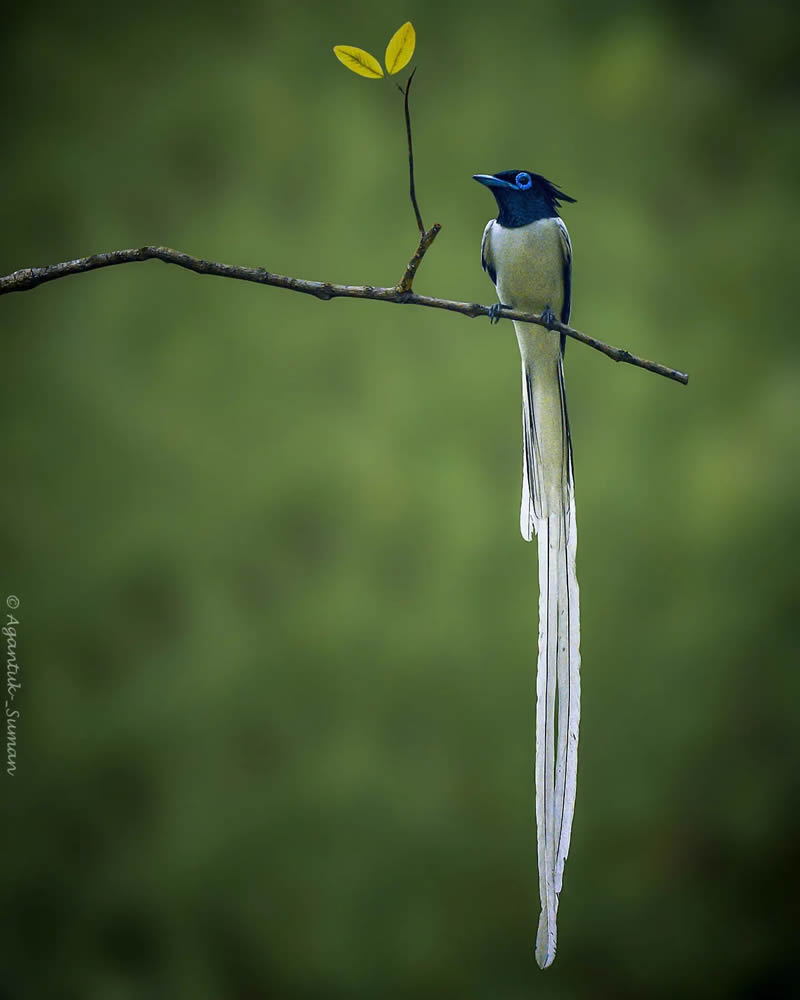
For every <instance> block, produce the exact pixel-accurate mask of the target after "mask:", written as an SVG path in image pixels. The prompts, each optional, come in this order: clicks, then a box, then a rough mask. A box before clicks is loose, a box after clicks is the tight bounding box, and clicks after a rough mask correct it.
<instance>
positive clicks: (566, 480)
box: [520, 356, 580, 968]
mask: <svg viewBox="0 0 800 1000" xmlns="http://www.w3.org/2000/svg"><path fill="white" fill-rule="evenodd" d="M522 390H523V391H522V401H523V407H522V411H523V474H522V484H523V485H522V507H521V510H520V529H521V531H522V535H523V537H525V538H526V539H528V540H530V539H531V537H532V536H533V533H534V532H535V533H536V535H537V538H538V549H539V655H538V663H537V674H536V827H537V842H538V862H539V894H540V898H541V906H542V912H541V916H540V918H539V930H538V933H537V938H536V960H537V962H538V963H539V965H540V966H541V967H542V968H546V967H547V966H548V965H550V964H551V963H552V962H553V960H554V958H555V954H556V944H557V929H556V914H557V912H558V895H559V893H560V892H561V887H562V883H563V876H564V863H565V861H566V858H567V854H568V852H569V844H570V836H571V832H572V818H573V814H574V810H575V789H576V779H577V767H578V726H579V721H580V648H579V647H580V618H579V595H578V580H577V576H576V573H575V553H576V545H577V530H576V522H575V498H574V489H573V478H572V454H571V445H570V440H569V426H568V422H567V409H566V397H565V394H564V380H563V370H562V367H561V357H560V356H559V357H558V359H557V362H556V365H555V367H554V366H552V365H548V364H539V365H533V364H532V363H531V362H529V361H527V360H523V365H522ZM556 706H557V709H556Z"/></svg>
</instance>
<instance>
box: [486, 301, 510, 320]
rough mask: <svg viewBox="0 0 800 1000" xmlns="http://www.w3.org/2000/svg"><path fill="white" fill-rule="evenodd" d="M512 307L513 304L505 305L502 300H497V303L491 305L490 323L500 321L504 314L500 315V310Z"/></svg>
mask: <svg viewBox="0 0 800 1000" xmlns="http://www.w3.org/2000/svg"><path fill="white" fill-rule="evenodd" d="M510 308H511V306H506V305H503V303H502V302H495V304H494V305H493V306H489V322H490V323H499V322H500V320H501V319H502V316H501V315H500V312H501V311H502V310H503V309H510Z"/></svg>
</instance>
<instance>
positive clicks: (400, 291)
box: [0, 225, 689, 385]
mask: <svg viewBox="0 0 800 1000" xmlns="http://www.w3.org/2000/svg"><path fill="white" fill-rule="evenodd" d="M440 228H441V227H439V226H438V225H436V226H433V227H432V228H431V230H430V232H429V233H426V234H424V235H423V237H422V238H421V240H420V245H419V247H418V248H417V251H416V253H415V254H414V256H413V257H412V258H411V260H410V261H409V264H408V267H407V268H406V272H405V274H404V275H403V278H401V280H400V283H399V284H398V285H395V286H392V287H388V288H381V287H374V286H372V285H337V284H333V283H332V282H330V281H307V280H305V279H303V278H292V277H287V276H286V275H283V274H273V273H272V272H270V271H266V270H265V269H264V268H263V267H237V266H235V265H233V264H219V263H217V262H216V261H211V260H202V259H201V258H199V257H192V256H190V255H189V254H188V253H182V252H181V251H180V250H171V249H170V248H169V247H139V248H138V249H136V250H112V251H110V252H109V253H98V254H94V255H93V256H91V257H79V258H77V259H76V260H67V261H63V262H62V263H60V264H49V265H47V266H46V267H25V268H23V269H22V270H20V271H14V272H13V274H7V275H5V276H4V277H0V295H7V294H8V293H10V292H24V291H28V290H29V289H31V288H36V287H38V286H39V285H43V284H45V282H48V281H55V280H56V279H57V278H65V277H67V275H70V274H83V273H84V272H85V271H95V270H97V269H98V268H101V267H113V266H114V265H116V264H131V263H135V262H137V261H144V260H161V261H164V263H165V264H177V265H178V267H184V268H186V269H187V270H189V271H194V272H195V273H196V274H213V275H216V276H217V277H220V278H237V279H238V280H240V281H254V282H256V283H257V284H260V285H274V286H275V287H277V288H288V289H291V291H293V292H302V293H304V294H305V295H313V296H315V297H316V298H318V299H326V300H327V299H337V298H349V299H374V300H376V301H378V302H395V303H398V304H402V305H414V306H427V307H428V308H431V309H447V310H448V311H449V312H456V313H461V314H462V315H463V316H471V317H473V318H474V317H476V316H488V315H489V307H488V306H483V305H479V304H478V303H476V302H454V301H452V300H451V299H440V298H434V297H432V296H430V295H418V294H417V293H416V292H414V291H412V290H411V284H412V282H413V279H414V275H415V273H416V269H417V266H418V265H419V262H420V261H421V260H422V257H423V256H424V254H425V251H426V250H427V249H428V247H429V246H430V244H431V243H432V242H433V240H434V239H435V237H436V234H437V233H438V232H439V229H440ZM426 241H427V243H426ZM500 315H501V316H502V317H503V318H504V319H514V320H518V321H521V322H523V323H537V324H538V325H539V326H544V327H547V329H549V330H552V331H553V332H554V333H557V334H562V333H563V334H566V336H567V337H571V338H572V339H573V340H579V341H580V342H581V343H582V344H587V345H588V346H589V347H593V348H594V349H595V350H596V351H601V352H602V353H603V354H605V355H606V357H609V358H611V359H612V361H620V362H623V363H625V364H629V365H635V366H636V367H637V368H644V369H645V370H646V371H649V372H654V373H655V374H656V375H663V376H664V377H665V378H669V379H673V380H674V381H676V382H681V383H683V384H684V385H686V383H687V382H688V381H689V376H688V375H687V374H686V373H685V372H681V371H676V370H675V369H674V368H669V367H667V366H666V365H661V364H658V363H657V362H655V361H646V360H645V359H644V358H639V357H637V356H636V355H635V354H631V353H630V352H629V351H625V350H622V349H621V348H619V347H611V346H610V345H609V344H604V343H603V342H602V341H600V340H595V338H594V337H590V336H588V334H585V333H581V332H580V331H579V330H573V329H572V327H569V326H565V325H564V324H563V323H557V322H555V323H551V324H550V326H549V327H548V326H547V324H546V323H545V322H544V321H543V320H542V317H541V316H538V315H536V314H534V313H523V312H518V311H517V310H514V309H503V310H502V311H501V313H500Z"/></svg>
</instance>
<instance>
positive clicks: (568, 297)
mask: <svg viewBox="0 0 800 1000" xmlns="http://www.w3.org/2000/svg"><path fill="white" fill-rule="evenodd" d="M556 225H557V226H558V235H559V236H560V237H561V253H562V255H563V258H564V270H563V281H564V302H563V304H562V306H561V322H562V323H569V314H570V312H571V311H572V240H571V239H570V238H569V232H568V231H567V227H566V226H565V225H564V220H563V219H561V218H556ZM565 340H566V337H565V336H564V335H563V334H562V335H561V352H562V354H563V352H564V342H565Z"/></svg>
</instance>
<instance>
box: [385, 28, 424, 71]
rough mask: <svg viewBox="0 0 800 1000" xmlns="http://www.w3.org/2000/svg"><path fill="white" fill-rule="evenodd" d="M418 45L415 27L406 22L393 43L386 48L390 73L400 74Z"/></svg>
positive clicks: (386, 58)
mask: <svg viewBox="0 0 800 1000" xmlns="http://www.w3.org/2000/svg"><path fill="white" fill-rule="evenodd" d="M416 44H417V33H416V32H415V31H414V25H413V24H412V23H411V22H410V21H406V23H405V24H404V25H403V27H402V28H398V29H397V31H395V33H394V34H393V35H392V38H391V41H390V42H389V44H388V45H387V46H386V56H385V57H384V61H385V63H386V68H387V69H388V70H389V73H391V74H395V73H399V72H400V70H401V69H402V68H403V67H404V66H405V65H406V63H408V61H409V59H411V57H412V56H413V55H414V46H415V45H416Z"/></svg>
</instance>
